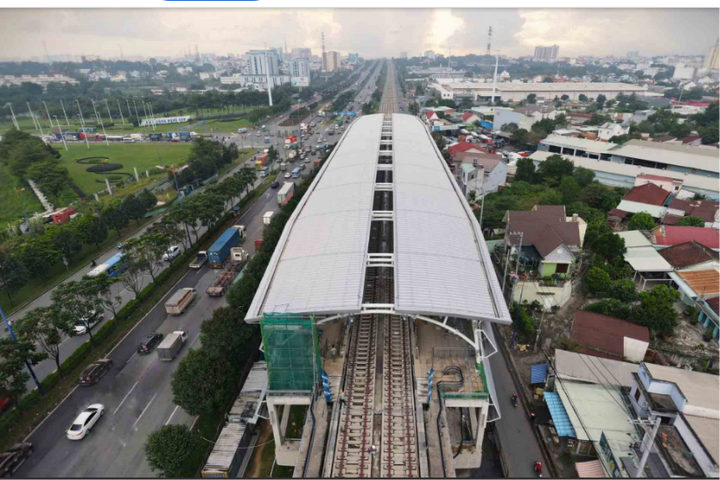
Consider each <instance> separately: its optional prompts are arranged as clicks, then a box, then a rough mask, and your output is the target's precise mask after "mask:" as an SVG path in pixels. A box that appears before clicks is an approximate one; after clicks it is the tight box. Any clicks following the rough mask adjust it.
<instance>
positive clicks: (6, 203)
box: [0, 163, 45, 228]
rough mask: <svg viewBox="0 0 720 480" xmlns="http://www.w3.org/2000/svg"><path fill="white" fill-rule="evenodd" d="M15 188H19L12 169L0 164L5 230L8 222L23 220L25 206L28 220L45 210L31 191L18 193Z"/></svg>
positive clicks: (0, 200) (0, 218)
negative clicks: (34, 214)
mask: <svg viewBox="0 0 720 480" xmlns="http://www.w3.org/2000/svg"><path fill="white" fill-rule="evenodd" d="M15 188H18V180H17V178H16V177H14V176H13V175H11V174H10V167H8V166H7V165H5V164H3V163H0V205H2V208H0V225H1V226H2V227H3V228H5V227H6V226H7V224H8V222H10V223H15V222H16V221H17V220H18V219H19V218H22V215H23V211H22V207H23V206H24V207H25V212H26V213H27V215H28V218H30V217H32V215H33V213H36V212H42V211H44V210H45V209H44V208H43V206H42V205H41V204H40V201H39V200H38V199H37V197H36V196H35V195H34V194H33V193H32V191H31V190H28V189H26V190H25V191H22V192H17V193H16V192H15V191H14V189H15ZM21 199H22V205H21V203H20V202H21Z"/></svg>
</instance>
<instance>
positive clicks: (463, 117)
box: [462, 112, 477, 121]
mask: <svg viewBox="0 0 720 480" xmlns="http://www.w3.org/2000/svg"><path fill="white" fill-rule="evenodd" d="M472 116H477V115H475V114H474V113H473V112H465V113H463V116H462V119H463V121H465V120H467V119H468V118H470V117H472Z"/></svg>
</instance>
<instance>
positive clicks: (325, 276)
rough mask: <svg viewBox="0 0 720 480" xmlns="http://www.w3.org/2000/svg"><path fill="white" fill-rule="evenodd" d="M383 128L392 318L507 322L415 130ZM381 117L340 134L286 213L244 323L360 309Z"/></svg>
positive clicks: (448, 179) (423, 133)
mask: <svg viewBox="0 0 720 480" xmlns="http://www.w3.org/2000/svg"><path fill="white" fill-rule="evenodd" d="M392 120H393V158H394V160H393V163H394V165H393V170H394V173H393V188H394V193H393V198H394V202H393V204H394V209H393V210H394V230H395V242H394V248H395V253H394V275H395V305H394V307H395V311H396V312H397V313H399V314H408V315H413V314H417V315H421V314H426V315H443V316H445V315H449V316H455V317H462V318H473V319H487V320H492V321H497V322H500V323H511V320H510V314H509V312H508V310H507V307H506V305H505V302H504V301H503V300H502V294H501V292H500V285H499V283H498V280H497V277H496V275H495V272H494V270H493V267H492V263H491V260H490V254H489V252H488V249H487V246H486V245H485V241H484V239H483V237H482V233H481V232H480V227H479V225H478V223H477V220H476V218H475V215H474V214H473V212H472V210H471V209H470V207H469V206H468V204H467V201H466V200H465V198H464V196H463V194H462V192H461V191H460V190H459V188H458V186H457V184H456V182H455V180H454V178H453V176H452V173H451V172H450V169H449V168H448V166H447V164H446V162H445V160H444V159H443V158H442V155H441V154H440V152H439V151H438V150H437V147H436V146H435V142H434V141H433V139H432V137H431V136H430V133H429V132H428V131H427V129H426V127H425V126H424V124H423V123H422V122H421V121H420V120H419V119H417V118H415V117H413V116H411V115H400V114H395V115H393V117H392ZM382 123H383V115H366V116H363V117H361V118H360V119H358V120H356V121H355V122H353V123H352V124H350V127H349V128H348V129H347V131H346V132H345V134H343V136H342V138H341V139H340V142H339V143H338V145H337V146H336V147H335V150H334V151H333V154H332V155H331V156H330V158H329V159H328V161H327V162H326V164H325V166H324V167H323V169H322V170H321V171H320V172H319V174H318V176H317V177H316V179H315V181H314V182H313V184H312V185H311V186H310V189H309V190H308V193H307V194H306V195H305V196H304V197H303V199H302V201H301V202H300V204H299V205H298V207H297V208H296V210H295V212H294V213H293V216H292V217H291V218H290V220H289V221H288V224H287V225H286V227H285V230H284V231H283V234H282V236H281V238H280V241H279V243H278V246H277V248H276V250H275V252H274V254H273V257H272V259H271V260H270V264H269V265H268V268H267V270H266V272H265V275H264V277H263V279H262V281H261V283H260V286H259V288H258V291H257V293H256V295H255V298H254V300H253V303H252V304H251V306H250V309H249V310H248V314H247V317H246V319H247V320H250V321H255V320H258V319H259V318H260V317H261V316H262V314H263V313H272V312H292V313H316V314H345V313H348V314H351V313H358V312H359V311H360V309H361V303H362V292H363V284H364V277H365V269H366V268H365V264H366V258H367V246H368V240H369V229H370V222H371V216H372V208H373V205H372V204H373V192H374V187H375V177H376V173H375V172H376V169H377V161H378V151H379V144H380V132H381V129H382Z"/></svg>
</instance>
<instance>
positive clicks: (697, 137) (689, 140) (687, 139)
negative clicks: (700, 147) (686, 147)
mask: <svg viewBox="0 0 720 480" xmlns="http://www.w3.org/2000/svg"><path fill="white" fill-rule="evenodd" d="M696 140H700V135H690V136H688V137H685V138H683V139H682V143H692V142H694V141H696Z"/></svg>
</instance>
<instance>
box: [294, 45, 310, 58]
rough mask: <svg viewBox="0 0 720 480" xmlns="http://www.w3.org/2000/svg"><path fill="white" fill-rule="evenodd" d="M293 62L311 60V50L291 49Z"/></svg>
mask: <svg viewBox="0 0 720 480" xmlns="http://www.w3.org/2000/svg"><path fill="white" fill-rule="evenodd" d="M292 57H293V60H312V50H310V49H309V48H293V49H292Z"/></svg>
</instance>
